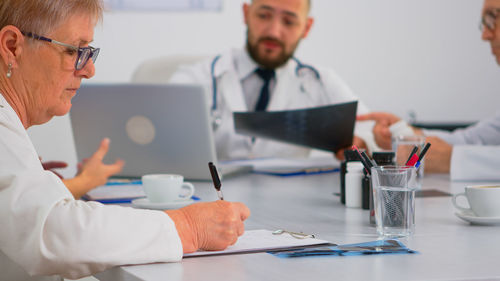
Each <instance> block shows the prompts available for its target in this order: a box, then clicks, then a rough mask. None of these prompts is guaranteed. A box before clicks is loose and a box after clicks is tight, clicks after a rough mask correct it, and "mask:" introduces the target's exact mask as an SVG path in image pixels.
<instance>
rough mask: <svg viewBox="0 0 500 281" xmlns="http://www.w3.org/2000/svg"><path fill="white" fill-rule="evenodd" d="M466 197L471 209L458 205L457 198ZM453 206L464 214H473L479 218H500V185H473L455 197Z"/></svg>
mask: <svg viewBox="0 0 500 281" xmlns="http://www.w3.org/2000/svg"><path fill="white" fill-rule="evenodd" d="M460 196H464V197H465V198H467V202H469V206H470V208H465V207H463V206H460V205H459V204H458V203H457V198H458V197H460ZM452 202H453V205H455V208H457V209H458V210H460V211H462V212H465V213H467V212H469V213H470V212H471V211H472V213H474V214H475V215H476V216H478V217H500V185H471V186H466V187H465V192H462V193H458V194H455V195H453V198H452Z"/></svg>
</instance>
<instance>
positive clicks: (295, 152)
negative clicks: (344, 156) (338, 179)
mask: <svg viewBox="0 0 500 281" xmlns="http://www.w3.org/2000/svg"><path fill="white" fill-rule="evenodd" d="M213 61H214V58H210V59H208V60H206V61H203V62H200V63H197V64H194V65H186V66H181V67H180V68H179V70H178V71H177V72H176V73H175V74H174V75H173V76H172V77H171V79H170V82H171V83H190V84H192V83H194V84H201V85H203V86H204V87H205V88H206V93H207V95H208V99H207V100H208V102H209V104H208V105H207V106H208V107H210V108H211V107H212V103H213V102H212V101H213V83H212V80H213V79H212V77H213V76H212V72H211V68H212V67H211V66H212V63H213ZM256 68H257V65H256V64H255V62H253V61H252V60H251V59H250V57H249V56H248V54H247V52H246V51H245V50H231V51H229V52H227V53H224V54H222V55H221V56H220V59H219V60H218V61H217V62H216V64H215V67H214V76H215V78H216V81H217V112H218V115H220V118H221V124H220V126H218V128H217V129H216V130H215V132H214V135H215V142H216V147H217V156H218V158H219V159H224V160H228V159H242V158H256V157H273V156H274V157H304V156H307V155H308V154H309V152H310V150H309V149H306V148H304V147H299V146H296V145H290V144H285V143H281V142H276V141H271V140H266V139H256V140H255V141H252V138H251V137H247V136H243V135H239V134H236V132H235V130H234V123H233V115H232V113H233V112H247V111H253V109H249V107H248V105H247V102H246V100H245V99H246V97H245V93H244V89H243V88H242V79H243V78H244V76H245V73H242V72H248V69H252V71H253V70H255V69H256ZM296 68H297V62H296V61H294V60H289V61H288V62H287V64H286V65H284V66H283V67H281V68H279V69H277V70H276V80H275V85H274V90H273V91H272V94H271V97H270V101H269V104H268V107H267V110H269V111H276V110H288V109H298V108H307V107H315V106H322V105H329V104H336V103H342V102H348V101H353V100H358V98H357V97H356V96H354V94H353V93H352V92H351V90H350V89H349V87H348V86H347V85H346V84H345V83H344V81H342V80H341V79H340V78H339V77H338V76H337V75H336V74H335V73H334V72H333V70H331V69H323V68H316V69H317V71H318V72H319V74H320V77H321V79H320V80H318V79H317V78H316V76H315V75H314V73H313V72H312V71H310V70H309V69H301V70H300V75H297V73H296ZM252 88H256V87H252ZM255 95H259V92H255ZM254 100H256V98H254ZM357 112H358V114H362V113H367V112H368V110H367V108H366V106H364V105H363V104H362V103H359V104H358V111H357ZM364 123H365V124H357V125H356V135H358V136H360V137H362V138H363V139H365V141H366V142H367V143H368V144H369V145H370V147H371V148H373V147H375V142H374V141H373V134H372V132H371V129H372V126H373V124H372V123H370V122H364Z"/></svg>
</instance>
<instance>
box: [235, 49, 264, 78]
mask: <svg viewBox="0 0 500 281" xmlns="http://www.w3.org/2000/svg"><path fill="white" fill-rule="evenodd" d="M257 67H259V66H258V65H257V64H256V63H255V61H254V60H253V59H252V58H251V57H250V55H249V54H248V51H247V48H243V50H242V51H241V52H239V53H238V55H237V56H236V69H237V71H238V78H239V79H240V80H244V79H246V78H247V77H248V76H250V75H252V74H253V73H254V71H255V69H257Z"/></svg>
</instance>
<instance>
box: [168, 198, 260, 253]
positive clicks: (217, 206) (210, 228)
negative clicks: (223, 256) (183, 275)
mask: <svg viewBox="0 0 500 281" xmlns="http://www.w3.org/2000/svg"><path fill="white" fill-rule="evenodd" d="M165 212H166V213H167V214H168V215H169V216H170V218H171V219H172V220H173V221H174V223H175V226H176V228H177V232H178V234H179V237H180V238H181V242H182V247H183V250H184V253H191V252H195V251H197V250H198V249H202V250H223V249H225V248H227V247H228V246H230V245H233V244H234V243H236V240H237V239H238V237H239V236H241V235H242V234H243V232H244V231H245V226H244V224H243V221H245V220H246V219H247V218H248V217H249V216H250V210H249V209H248V208H247V207H246V206H245V205H244V204H242V203H231V202H228V201H224V200H217V201H215V202H207V203H197V204H193V205H190V206H187V207H184V208H181V209H178V210H168V211H165Z"/></svg>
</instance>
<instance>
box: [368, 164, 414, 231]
mask: <svg viewBox="0 0 500 281" xmlns="http://www.w3.org/2000/svg"><path fill="white" fill-rule="evenodd" d="M372 187H373V203H374V207H375V208H374V209H375V222H376V224H377V232H378V234H379V235H380V236H384V237H406V236H409V235H411V234H412V233H413V232H414V229H415V190H416V189H417V188H418V183H417V169H416V168H415V167H410V166H378V167H373V168H372Z"/></svg>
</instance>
